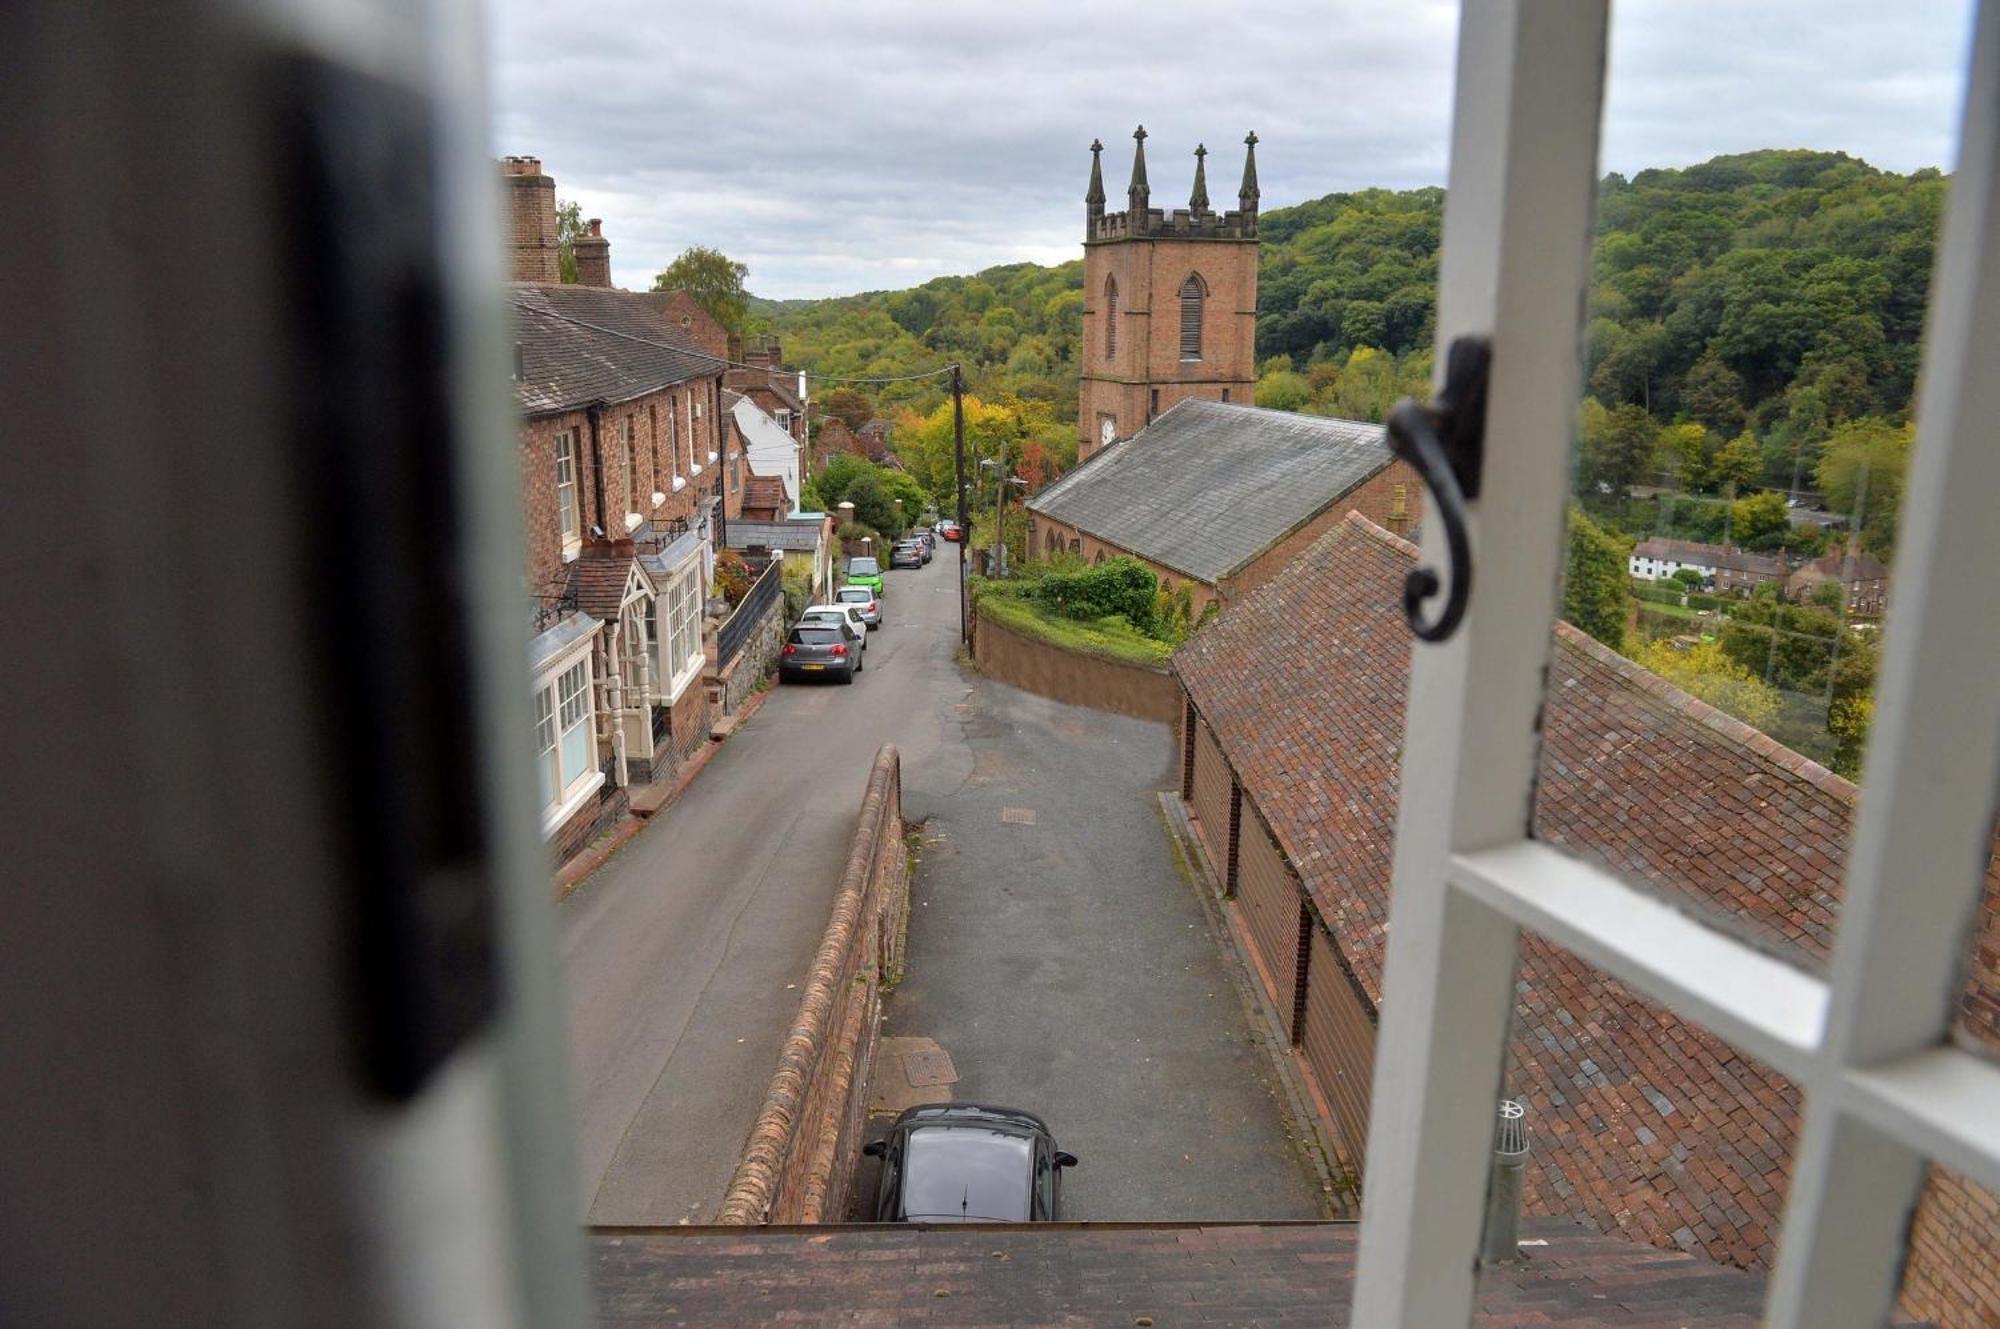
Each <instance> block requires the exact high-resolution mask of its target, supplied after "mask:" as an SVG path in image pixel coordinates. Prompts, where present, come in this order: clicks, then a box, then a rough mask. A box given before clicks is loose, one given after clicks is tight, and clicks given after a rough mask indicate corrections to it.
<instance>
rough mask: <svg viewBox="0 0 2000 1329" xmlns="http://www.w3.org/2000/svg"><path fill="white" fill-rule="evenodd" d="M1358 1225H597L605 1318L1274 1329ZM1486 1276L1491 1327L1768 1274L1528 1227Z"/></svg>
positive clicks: (1619, 1316)
mask: <svg viewBox="0 0 2000 1329" xmlns="http://www.w3.org/2000/svg"><path fill="white" fill-rule="evenodd" d="M1357 1231H1358V1230H1357V1228H1356V1227H1355V1226H1354V1225H1353V1224H1350V1223H1291V1224H1276V1223H1273V1224H1255V1223H1244V1224H1210V1225H1195V1224H1142V1225H1117V1224H1112V1225H1104V1224H1093V1225H1090V1226H1076V1225H1071V1224H1067V1223H1034V1224H1018V1225H1014V1226H1010V1227H988V1226H983V1225H955V1224H953V1225H939V1226H936V1227H926V1226H923V1225H920V1224H914V1223H910V1224H903V1223H899V1224H894V1225H886V1224H885V1225H881V1226H875V1225H851V1226H842V1225H834V1226H820V1227H791V1228H786V1227H731V1228H686V1227H683V1228H671V1227H669V1228H600V1229H597V1230H595V1231H593V1232H592V1233H591V1235H590V1260H591V1269H592V1275H593V1277H592V1282H593V1284H594V1286H595V1288H596V1294H597V1309H598V1316H597V1323H598V1324H600V1325H604V1326H607V1327H609V1326H629V1327H631V1329H637V1326H642V1325H643V1326H654V1325H665V1324H728V1325H734V1326H742V1327H743V1329H754V1327H755V1326H763V1325H781V1324H782V1325H805V1326H811V1325H832V1324H842V1325H852V1324H885V1325H887V1324H949V1325H1132V1324H1158V1325H1161V1326H1171V1325H1193V1324H1202V1325H1263V1324H1276V1323H1279V1322H1281V1321H1282V1322H1283V1323H1285V1324H1290V1323H1293V1322H1294V1321H1297V1322H1299V1323H1301V1324H1317V1325H1325V1326H1330V1327H1333V1329H1339V1327H1340V1326H1345V1325H1347V1324H1349V1323H1350V1321H1349V1319H1348V1315H1347V1306H1348V1300H1349V1297H1350V1294H1351V1289H1352V1285H1353V1275H1354V1251H1355V1238H1356V1235H1357ZM1521 1236H1522V1237H1523V1239H1524V1240H1526V1241H1530V1242H1541V1243H1546V1244H1543V1245H1531V1246H1527V1247H1524V1250H1523V1253H1524V1255H1525V1256H1526V1258H1525V1259H1523V1260H1522V1261H1521V1262H1519V1263H1517V1264H1507V1265H1498V1266H1494V1267H1493V1268H1490V1269H1488V1270H1487V1271H1485V1272H1484V1273H1483V1274H1482V1275H1481V1276H1480V1280H1479V1287H1478V1314H1477V1316H1476V1319H1475V1322H1476V1323H1477V1324H1479V1325H1480V1326H1482V1329H1527V1327H1528V1326H1543V1327H1545V1329H1555V1327H1557V1326H1560V1327H1561V1329H1754V1326H1755V1325H1756V1324H1757V1323H1758V1318H1759V1314H1760V1312H1761V1310H1762V1303H1763V1280H1761V1279H1759V1278H1757V1277H1755V1276H1754V1275H1751V1274H1745V1273H1742V1272H1740V1271H1738V1270H1734V1269H1727V1268H1724V1267H1722V1266H1720V1265H1717V1264H1714V1263H1711V1262H1709V1261H1706V1260H1701V1259H1698V1258H1696V1257H1693V1256H1689V1255H1684V1254H1681V1253H1680V1252H1678V1251H1660V1250H1653V1249H1651V1248H1649V1247H1645V1246H1640V1245H1637V1244H1636V1243H1633V1242H1629V1241H1624V1240H1621V1239H1619V1238H1617V1237H1603V1236H1596V1235H1593V1234H1591V1233H1588V1232H1585V1231H1582V1230H1581V1229H1579V1228H1578V1227H1577V1225H1575V1224H1574V1223H1570V1222H1567V1221H1561V1220H1557V1221H1547V1220H1532V1219H1531V1220H1528V1221H1526V1222H1524V1223H1523V1224H1522V1231H1521Z"/></svg>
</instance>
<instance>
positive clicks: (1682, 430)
mask: <svg viewBox="0 0 2000 1329" xmlns="http://www.w3.org/2000/svg"><path fill="white" fill-rule="evenodd" d="M1655 446H1656V447H1657V448H1658V450H1659V467H1658V469H1660V470H1662V471H1664V472H1666V473H1667V474H1668V475H1671V476H1675V477H1677V478H1678V479H1679V481H1680V486H1681V488H1683V489H1706V488H1708V487H1709V483H1710V462H1711V458H1710V456H1709V452H1710V450H1711V449H1712V447H1713V443H1712V442H1711V441H1710V439H1709V435H1708V430H1707V429H1705V428H1703V427H1702V426H1701V425H1699V424H1696V423H1695V422H1693V421H1683V422H1682V423H1680V424H1672V425H1668V426H1667V427H1666V428H1664V429H1662V430H1661V431H1660V432H1659V440H1658V442H1657V443H1656V444H1655Z"/></svg>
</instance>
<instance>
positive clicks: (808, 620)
mask: <svg viewBox="0 0 2000 1329" xmlns="http://www.w3.org/2000/svg"><path fill="white" fill-rule="evenodd" d="M827 623H832V624H834V625H836V626H838V627H843V628H846V629H847V631H848V632H850V633H852V634H853V636H854V638H855V640H857V641H859V642H860V643H861V649H862V650H864V651H865V650H867V649H868V620H867V619H865V618H863V617H861V606H860V605H858V604H833V605H807V606H806V607H805V611H804V612H803V613H801V614H800V615H799V622H798V625H799V626H801V627H804V626H807V625H809V624H827Z"/></svg>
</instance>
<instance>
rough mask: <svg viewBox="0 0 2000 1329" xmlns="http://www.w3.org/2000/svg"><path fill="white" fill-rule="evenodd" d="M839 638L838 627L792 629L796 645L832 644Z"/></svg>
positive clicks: (793, 640)
mask: <svg viewBox="0 0 2000 1329" xmlns="http://www.w3.org/2000/svg"><path fill="white" fill-rule="evenodd" d="M839 640H840V630H839V629H838V628H793V629H792V644H793V645H795V646H831V645H833V644H834V643H835V642H837V641H839Z"/></svg>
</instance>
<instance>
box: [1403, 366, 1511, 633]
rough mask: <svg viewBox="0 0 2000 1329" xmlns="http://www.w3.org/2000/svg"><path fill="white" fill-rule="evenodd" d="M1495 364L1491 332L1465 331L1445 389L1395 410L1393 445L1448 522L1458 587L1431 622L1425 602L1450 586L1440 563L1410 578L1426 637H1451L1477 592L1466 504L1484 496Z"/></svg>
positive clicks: (1407, 603)
mask: <svg viewBox="0 0 2000 1329" xmlns="http://www.w3.org/2000/svg"><path fill="white" fill-rule="evenodd" d="M1492 363H1493V348H1492V344H1491V343H1490V342H1488V341H1487V340H1486V339H1485V338H1484V337H1460V338H1458V339H1457V340H1456V341H1454V342H1452V344H1451V349H1450V350H1449V351H1448V352H1446V358H1445V371H1444V388H1443V390H1442V391H1441V392H1439V394H1438V397H1437V400H1436V401H1435V402H1433V403H1431V404H1430V405H1429V406H1423V405H1419V404H1418V403H1416V402H1413V401H1410V400H1408V399H1405V400H1403V401H1401V402H1398V403H1397V404H1396V409H1395V410H1393V411H1391V412H1390V413H1389V426H1388V428H1389V450H1390V451H1391V452H1393V453H1395V454H1396V455H1397V456H1398V457H1401V458H1402V459H1403V460H1404V461H1406V462H1408V463H1409V464H1410V465H1411V466H1413V467H1415V468H1416V471H1417V474H1418V475H1419V476H1421V477H1422V478H1423V482H1424V486H1425V487H1426V488H1427V489H1429V490H1430V491H1431V503H1432V506H1433V507H1434V508H1435V509H1436V511H1437V517H1438V522H1439V523H1440V524H1441V525H1442V526H1443V527H1444V539H1445V550H1446V553H1447V555H1448V557H1449V559H1450V563H1451V587H1450V593H1449V594H1448V595H1446V597H1445V602H1444V608H1443V609H1442V610H1440V611H1439V613H1438V616H1437V617H1436V618H1435V619H1433V620H1431V621H1430V622H1425V621H1424V617H1423V613H1422V609H1423V604H1424V601H1426V600H1429V599H1431V598H1433V597H1434V596H1436V595H1437V594H1438V592H1439V591H1440V590H1442V589H1444V588H1443V586H1442V584H1441V583H1440V582H1439V580H1438V574H1437V569H1435V568H1417V569H1415V570H1414V571H1412V572H1411V573H1410V575H1409V576H1408V577H1407V578H1405V579H1404V581H1403V616H1404V617H1405V618H1407V619H1408V620H1409V621H1410V631H1411V632H1413V633H1415V634H1416V635H1417V639H1418V640H1419V641H1433V642H1436V641H1444V640H1445V639H1446V638H1448V637H1450V636H1451V634H1452V633H1454V632H1456V631H1457V630H1458V625H1459V622H1460V620H1462V619H1463V618H1464V617H1465V605H1466V601H1467V600H1468V599H1469V598H1470V597H1471V595H1472V537H1471V534H1470V532H1469V531H1468V530H1467V529H1466V516H1465V503H1466V500H1467V499H1472V498H1477V497H1479V478H1480V472H1481V469H1482V467H1483V465H1484V462H1485V455H1486V381H1487V373H1488V370H1489V369H1490V368H1491V367H1492Z"/></svg>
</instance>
